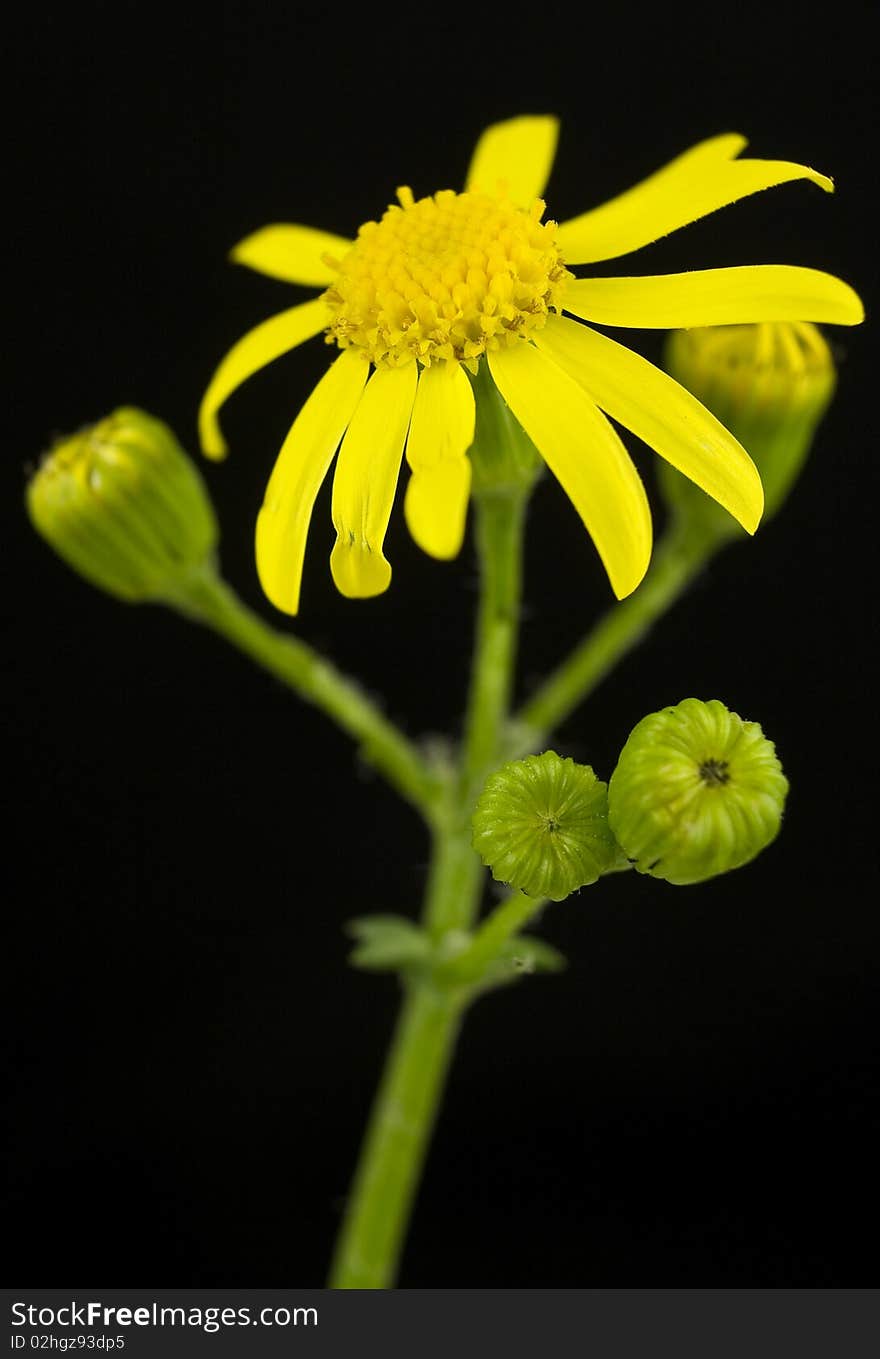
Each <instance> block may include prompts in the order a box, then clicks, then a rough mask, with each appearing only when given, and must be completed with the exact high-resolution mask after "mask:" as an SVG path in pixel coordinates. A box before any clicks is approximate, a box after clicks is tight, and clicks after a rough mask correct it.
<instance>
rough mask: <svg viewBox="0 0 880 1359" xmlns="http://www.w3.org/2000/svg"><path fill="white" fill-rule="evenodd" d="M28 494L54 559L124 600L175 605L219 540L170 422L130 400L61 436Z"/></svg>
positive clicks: (202, 491)
mask: <svg viewBox="0 0 880 1359" xmlns="http://www.w3.org/2000/svg"><path fill="white" fill-rule="evenodd" d="M26 498H27V508H28V513H29V515H30V519H31V523H32V524H33V526H34V528H35V529H36V530H37V532H38V533H39V534H40V535H41V536H42V537H43V538H45V540H46V542H47V543H48V544H49V546H50V547H52V548H53V549H54V550H55V552H57V553H58V555H59V557H61V558H63V560H64V561H65V562H66V563H67V564H68V566H71V567H72V568H73V569H74V570H75V571H78V572H79V574H80V575H81V576H84V577H85V578H86V580H88V581H90V582H91V584H92V585H97V586H98V587H99V588H100V589H102V590H106V591H107V593H108V594H111V595H114V596H115V597H116V598H117V599H122V600H125V601H126V602H128V603H143V602H146V601H162V602H165V603H178V602H179V601H180V598H181V596H182V595H185V594H186V590H187V585H188V582H189V581H190V580H191V578H192V577H193V575H194V573H198V572H200V571H202V570H203V569H204V568H205V567H206V566H207V565H208V563H209V562H210V561H211V560H212V558H213V553H214V549H215V547H216V545H217V537H218V530H217V521H216V519H215V517H214V510H213V508H212V506H211V502H210V500H209V499H208V493H207V491H206V489H205V485H204V482H203V481H202V479H201V477H200V476H199V473H198V472H197V471H196V468H195V466H194V464H193V463H192V462H191V461H190V459H189V458H188V457H187V456H186V454H185V453H184V452H183V450H182V448H181V447H180V445H179V444H178V442H177V440H176V438H175V437H174V434H173V433H172V432H171V430H170V429H169V428H168V426H167V425H164V424H163V423H162V422H161V421H160V420H155V419H154V418H153V417H152V416H150V415H147V414H145V413H144V411H140V410H136V409H135V408H134V407H130V406H123V407H120V409H119V410H116V411H114V412H113V414H112V415H108V416H107V418H106V419H104V420H101V421H100V422H99V423H98V424H96V425H92V426H89V427H88V428H86V429H82V430H80V431H79V433H78V434H73V435H71V436H70V437H69V438H65V439H61V440H60V441H59V442H58V443H57V444H56V445H55V446H54V448H52V449H51V450H50V452H49V453H47V454H46V456H45V457H44V458H43V460H42V462H41V464H40V467H39V469H38V471H37V473H36V475H35V476H34V478H33V479H32V481H31V482H30V484H29V486H28V488H27V497H26Z"/></svg>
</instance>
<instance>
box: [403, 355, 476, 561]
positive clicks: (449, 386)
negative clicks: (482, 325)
mask: <svg viewBox="0 0 880 1359" xmlns="http://www.w3.org/2000/svg"><path fill="white" fill-rule="evenodd" d="M474 422H475V408H474V394H473V391H472V389H471V384H470V383H469V382H468V380H467V378H466V376H465V373H464V369H463V368H462V367H461V365H460V364H458V363H434V364H432V365H431V367H430V368H425V369H424V370H423V371H422V373H421V375H420V377H419V385H418V390H417V392H416V399H415V405H414V406H413V413H412V423H411V425H410V430H409V438H408V439H407V441H406V460H407V462H408V463H409V465H410V467H411V468H412V476H411V477H410V479H409V485H408V486H407V488H406V500H405V501H404V513H405V515H406V522H407V525H408V527H409V531H410V533H411V534H412V536H413V538H414V539H415V541H416V542H417V543H418V545H419V547H420V548H421V549H422V551H423V552H427V553H428V555H429V556H431V557H439V558H440V559H441V560H449V559H450V558H452V557H455V556H457V555H458V552H459V550H460V548H461V543H462V539H463V538H464V526H465V519H466V517H467V506H468V495H469V494H470V488H471V464H470V459H469V458H468V457H467V456H466V454H467V450H468V449H469V448H470V446H471V444H472V443H473V441H474Z"/></svg>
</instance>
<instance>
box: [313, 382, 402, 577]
mask: <svg viewBox="0 0 880 1359" xmlns="http://www.w3.org/2000/svg"><path fill="white" fill-rule="evenodd" d="M415 394H416V364H415V363H408V364H406V365H405V366H404V367H403V368H379V369H377V370H376V372H375V373H374V374H373V376H372V377H371V378H370V380H369V382H368V383H367V389H366V391H365V392H364V395H363V398H362V400H361V403H360V405H359V406H358V408H357V412H356V414H355V417H354V419H353V420H352V422H351V424H350V425H349V427H348V432H347V433H346V436H345V438H344V439H343V441H342V447H341V449H340V450H339V461H338V462H337V464H336V475H335V476H334V478H333V504H332V513H333V526H334V528H335V529H336V545H335V547H334V548H333V551H332V553H331V555H330V569H331V571H332V572H333V579H334V581H335V582H336V588H337V590H339V592H340V593H341V594H343V595H347V596H348V598H349V599H368V598H370V597H371V596H372V595H380V594H381V593H382V591H383V590H387V589H388V586H389V584H390V581H391V567H390V566H389V564H388V562H387V561H386V560H385V557H384V555H383V553H382V544H383V543H384V541H385V530H386V529H387V528H388V520H389V519H390V517H391V506H392V505H393V504H394V493H395V491H396V489H397V478H398V475H399V473H400V460H401V458H402V457H403V445H404V443H405V441H406V432H407V429H408V428H409V419H410V415H411V414H412V408H413V401H414V399H415Z"/></svg>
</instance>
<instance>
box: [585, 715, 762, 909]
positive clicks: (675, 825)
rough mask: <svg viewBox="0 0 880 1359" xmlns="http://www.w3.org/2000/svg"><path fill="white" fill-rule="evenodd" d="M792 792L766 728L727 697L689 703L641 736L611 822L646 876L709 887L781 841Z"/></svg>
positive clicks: (635, 738) (620, 776)
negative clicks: (743, 715)
mask: <svg viewBox="0 0 880 1359" xmlns="http://www.w3.org/2000/svg"><path fill="white" fill-rule="evenodd" d="M787 792H788V780H787V779H786V777H785V775H784V774H783V772H782V765H781V764H780V763H779V760H778V759H777V756H776V750H775V748H774V746H773V743H772V741H768V740H767V739H766V737H765V736H764V733H763V732H762V731H761V728H760V727H759V726H758V724H757V722H744V721H743V720H742V718H741V717H739V716H738V715H737V714H736V713H733V712H730V711H729V709H727V708H725V706H724V704H723V703H719V701H718V700H717V699H711V700H710V701H709V702H708V703H701V702H700V700H699V699H696V698H686V699H684V700H683V701H682V702H681V703H678V704H676V706H675V707H673V708H663V709H662V711H660V712H658V713H650V714H649V715H648V716H647V717H643V718H642V720H641V722H639V723H638V724H637V725H636V726H635V727H634V728H633V730H632V732H631V733H630V737H629V740H628V741H627V743H626V745H625V746H624V747H623V750H622V751H621V753H620V759H619V761H618V764H617V768H616V769H615V771H614V773H613V774H612V776H611V780H610V783H609V785H608V820H609V822H610V824H611V828H612V830H613V832H614V834H615V836H616V837H617V840H618V843H619V844H620V847H621V849H622V850H623V852H624V853H625V854H626V855H627V857H628V858H629V859H630V861H631V862H632V864H633V866H634V867H635V868H636V869H637V870H638V872H639V873H648V874H651V875H652V876H653V877H655V878H665V879H666V881H667V882H671V883H675V884H677V885H682V884H685V883H692V882H702V881H704V879H706V878H713V877H716V876H717V875H718V874H719V873H727V872H729V871H730V870H731V869H732V868H739V867H741V866H742V864H746V863H748V862H749V860H750V859H754V858H755V856H756V855H757V854H760V852H761V850H762V849H765V848H766V847H767V845H769V844H770V842H771V841H772V840H774V839H775V838H776V836H777V834H778V833H779V827H780V824H781V821H782V809H783V807H784V805H785V797H786V794H787Z"/></svg>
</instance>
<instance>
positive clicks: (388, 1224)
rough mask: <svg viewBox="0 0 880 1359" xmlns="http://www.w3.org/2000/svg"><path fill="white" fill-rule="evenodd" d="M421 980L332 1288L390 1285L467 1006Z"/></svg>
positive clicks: (370, 1139) (376, 1116)
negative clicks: (462, 1013) (463, 1009)
mask: <svg viewBox="0 0 880 1359" xmlns="http://www.w3.org/2000/svg"><path fill="white" fill-rule="evenodd" d="M462 997H463V993H462V992H455V991H451V990H448V989H436V990H435V989H434V988H432V987H429V986H427V985H425V984H424V983H419V984H418V985H415V986H413V987H412V988H411V989H410V990H409V992H408V994H407V996H406V998H405V1000H404V1004H403V1008H402V1010H401V1013H400V1018H399V1020H398V1024H397V1031H396V1033H395V1036H394V1040H393V1042H392V1045H391V1050H390V1052H389V1054H388V1059H387V1063H386V1066H385V1074H384V1075H383V1077H382V1083H381V1085H380V1086H379V1090H378V1093H377V1095H376V1102H375V1105H374V1107H373V1112H372V1115H371V1118H370V1123H369V1127H368V1129H367V1135H366V1138H365V1140H364V1144H363V1149H362V1152H361V1159H360V1165H359V1168H358V1171H357V1174H356V1176H355V1180H354V1184H353V1186H352V1203H351V1209H350V1211H349V1213H348V1214H347V1216H346V1220H345V1223H344V1226H343V1230H342V1233H341V1235H340V1237H339V1241H338V1244H337V1247H336V1253H335V1256H334V1259H333V1264H332V1267H331V1271H330V1281H329V1286H330V1287H331V1288H391V1287H393V1284H394V1279H395V1275H396V1273H397V1263H398V1259H399V1257H400V1251H401V1248H402V1245H403V1238H404V1234H405V1232H406V1229H407V1226H408V1224H409V1218H410V1213H411V1211H412V1204H413V1199H414V1197H415V1192H416V1188H417V1186H418V1182H419V1179H420V1177H421V1171H422V1165H423V1163H424V1158H425V1154H426V1151H427V1146H428V1139H429V1137H430V1134H431V1131H432V1129H433V1126H434V1122H435V1119H436V1116H437V1110H438V1108H439V1104H440V1096H441V1094H442V1090H443V1084H444V1080H445V1076H446V1072H447V1070H448V1068H449V1064H450V1062H451V1060H452V1053H453V1048H454V1045H455V1039H456V1035H457V1033H458V1027H459V1022H460V1017H461V1011H462V1006H463V999H462Z"/></svg>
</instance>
